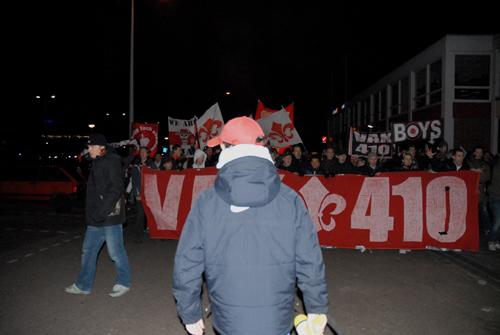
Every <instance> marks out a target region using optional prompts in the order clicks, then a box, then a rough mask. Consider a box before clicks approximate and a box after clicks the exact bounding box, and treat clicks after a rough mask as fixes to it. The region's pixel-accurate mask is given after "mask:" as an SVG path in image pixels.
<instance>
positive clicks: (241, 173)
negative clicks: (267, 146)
mask: <svg viewBox="0 0 500 335" xmlns="http://www.w3.org/2000/svg"><path fill="white" fill-rule="evenodd" d="M280 186H281V180H280V178H279V176H278V173H277V172H276V168H275V166H274V165H273V163H272V162H271V161H269V160H268V159H265V158H261V157H255V156H246V157H240V158H236V159H234V160H231V161H229V162H227V163H225V164H224V166H223V167H222V168H221V169H220V170H219V173H218V175H217V179H216V180H215V191H216V192H217V194H218V195H219V196H220V197H221V198H222V199H223V200H224V201H225V202H226V203H228V204H229V205H233V206H241V207H261V206H263V205H265V204H267V203H269V202H270V201H271V200H273V199H274V198H275V197H276V195H277V194H278V192H279V190H280Z"/></svg>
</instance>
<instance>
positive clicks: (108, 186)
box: [85, 152, 125, 227]
mask: <svg viewBox="0 0 500 335" xmlns="http://www.w3.org/2000/svg"><path fill="white" fill-rule="evenodd" d="M123 184H124V178H123V170H122V165H121V158H120V156H118V155H117V154H115V153H112V152H108V153H107V154H106V155H104V156H102V157H97V158H96V159H94V161H93V163H92V168H91V170H90V174H89V179H88V182H87V201H86V207H85V216H86V221H87V225H89V226H98V227H100V226H111V225H115V224H122V223H125V201H124V196H123V193H124V185H123Z"/></svg>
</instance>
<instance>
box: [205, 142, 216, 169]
mask: <svg viewBox="0 0 500 335" xmlns="http://www.w3.org/2000/svg"><path fill="white" fill-rule="evenodd" d="M204 151H205V153H206V154H207V159H206V160H205V167H211V166H215V165H217V157H216V155H215V153H214V149H213V148H210V147H208V146H207V147H205V150H204Z"/></svg>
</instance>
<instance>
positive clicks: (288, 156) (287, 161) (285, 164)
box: [278, 151, 301, 174]
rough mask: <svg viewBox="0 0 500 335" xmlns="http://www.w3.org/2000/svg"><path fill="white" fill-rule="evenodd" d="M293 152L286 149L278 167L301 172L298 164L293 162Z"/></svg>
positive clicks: (296, 172)
mask: <svg viewBox="0 0 500 335" xmlns="http://www.w3.org/2000/svg"><path fill="white" fill-rule="evenodd" d="M292 156H293V155H292V153H291V152H290V151H285V153H284V154H283V155H282V156H281V161H280V163H279V165H278V169H281V170H285V171H288V172H293V173H295V174H300V172H301V171H299V170H298V169H297V166H296V165H294V164H293V158H292Z"/></svg>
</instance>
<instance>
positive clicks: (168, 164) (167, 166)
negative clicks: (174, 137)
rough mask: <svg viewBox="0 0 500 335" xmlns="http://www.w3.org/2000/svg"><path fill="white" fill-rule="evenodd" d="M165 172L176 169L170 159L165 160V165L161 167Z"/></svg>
mask: <svg viewBox="0 0 500 335" xmlns="http://www.w3.org/2000/svg"><path fill="white" fill-rule="evenodd" d="M161 169H162V170H163V171H172V170H173V169H174V164H173V162H172V160H171V159H170V158H167V159H165V161H164V162H163V165H162V166H161Z"/></svg>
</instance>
